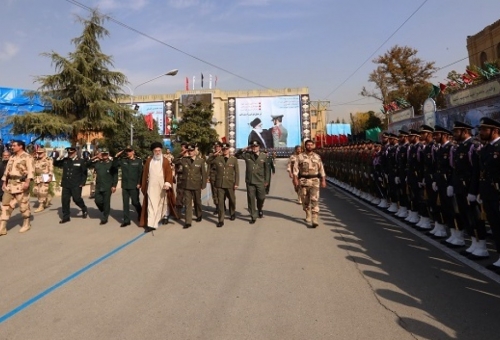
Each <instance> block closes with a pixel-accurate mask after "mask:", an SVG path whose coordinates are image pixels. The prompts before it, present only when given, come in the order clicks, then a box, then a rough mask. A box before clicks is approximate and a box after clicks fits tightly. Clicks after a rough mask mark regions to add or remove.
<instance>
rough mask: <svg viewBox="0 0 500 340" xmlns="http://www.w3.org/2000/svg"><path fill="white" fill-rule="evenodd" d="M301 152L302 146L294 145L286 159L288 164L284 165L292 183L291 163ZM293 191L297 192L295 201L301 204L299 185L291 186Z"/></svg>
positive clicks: (292, 163) (293, 162)
mask: <svg viewBox="0 0 500 340" xmlns="http://www.w3.org/2000/svg"><path fill="white" fill-rule="evenodd" d="M301 153H302V147H301V146H300V145H297V146H295V148H294V152H293V154H292V155H291V156H290V158H289V159H288V164H287V166H286V171H288V176H289V177H290V178H291V179H292V184H293V165H294V164H295V162H296V161H297V156H298V155H299V154H301ZM293 188H294V190H295V192H296V193H297V203H298V204H302V199H301V198H300V190H299V189H300V187H299V186H295V185H294V186H293Z"/></svg>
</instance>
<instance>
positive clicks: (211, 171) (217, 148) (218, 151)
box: [207, 142, 222, 215]
mask: <svg viewBox="0 0 500 340" xmlns="http://www.w3.org/2000/svg"><path fill="white" fill-rule="evenodd" d="M220 155H222V148H221V143H220V142H215V143H214V146H213V153H211V154H210V155H208V158H207V165H208V179H209V181H210V190H211V192H212V199H213V201H214V205H215V209H214V215H215V214H217V213H218V211H219V208H218V207H219V195H218V193H217V187H216V186H215V174H216V172H217V166H216V164H214V161H215V159H216V158H217V157H219V156H220Z"/></svg>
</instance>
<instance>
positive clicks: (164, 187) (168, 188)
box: [163, 182, 172, 190]
mask: <svg viewBox="0 0 500 340" xmlns="http://www.w3.org/2000/svg"><path fill="white" fill-rule="evenodd" d="M171 188H172V184H170V182H165V184H163V189H165V190H170V189H171Z"/></svg>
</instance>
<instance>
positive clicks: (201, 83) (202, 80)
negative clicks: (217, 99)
mask: <svg viewBox="0 0 500 340" xmlns="http://www.w3.org/2000/svg"><path fill="white" fill-rule="evenodd" d="M201 88H203V73H202V74H201Z"/></svg>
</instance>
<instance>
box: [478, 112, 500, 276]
mask: <svg viewBox="0 0 500 340" xmlns="http://www.w3.org/2000/svg"><path fill="white" fill-rule="evenodd" d="M479 136H480V137H481V140H482V141H483V142H484V143H485V144H484V146H483V147H482V148H481V150H480V151H479V165H480V173H479V199H477V202H478V203H479V204H482V205H483V207H484V211H485V212H486V219H487V220H488V223H489V224H490V227H491V231H492V233H493V241H494V243H495V247H496V250H497V253H500V205H499V203H500V122H498V121H496V120H494V119H491V118H488V117H483V118H481V119H480V125H479ZM487 268H488V269H491V270H493V271H495V272H496V273H498V274H500V259H498V260H497V261H496V262H494V263H493V264H491V265H489V266H487Z"/></svg>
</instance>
